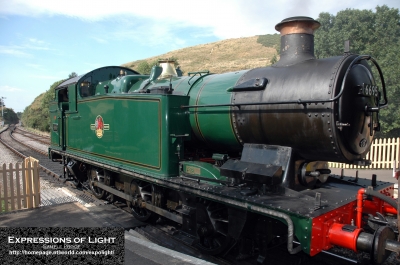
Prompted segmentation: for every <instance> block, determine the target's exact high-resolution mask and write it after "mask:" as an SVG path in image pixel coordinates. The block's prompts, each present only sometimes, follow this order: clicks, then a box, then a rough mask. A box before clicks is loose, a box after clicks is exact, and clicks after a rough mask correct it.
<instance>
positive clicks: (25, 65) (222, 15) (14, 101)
mask: <svg viewBox="0 0 400 265" xmlns="http://www.w3.org/2000/svg"><path fill="white" fill-rule="evenodd" d="M378 5H379V6H382V5H387V6H388V7H389V8H398V9H400V1H399V0H365V1H360V0H276V1H272V0H201V1H193V0H191V1H190V0H169V1H165V0H146V1H138V0H116V1H109V0H108V1H104V0H96V1H94V0H79V1H77V0H57V1H55V0H0V98H2V97H4V99H3V100H4V103H5V105H6V107H7V108H12V109H13V110H14V111H15V112H23V111H24V109H25V108H26V107H27V106H28V105H30V104H31V103H32V102H33V100H34V99H35V98H36V97H37V96H39V95H40V94H41V93H43V92H46V91H47V90H48V89H49V88H50V86H51V85H52V84H53V83H54V82H56V81H59V80H61V79H66V78H68V75H69V74H70V73H72V72H76V73H77V74H78V75H81V74H85V73H87V72H89V71H91V70H94V69H96V68H99V67H103V66H108V65H121V64H124V63H127V62H130V61H134V60H140V59H145V58H148V57H152V56H157V55H161V54H164V53H166V52H169V51H172V50H177V49H181V48H185V47H190V46H195V45H199V44H204V43H210V42H216V41H219V40H224V39H231V38H240V37H249V36H255V35H263V34H274V33H277V32H276V31H275V25H276V24H277V23H279V22H280V21H281V20H283V19H285V18H288V17H292V16H308V17H312V18H314V19H317V18H318V16H319V14H320V13H321V12H328V13H330V14H332V15H336V13H337V12H338V11H342V10H345V9H347V8H351V9H360V10H362V9H367V10H373V11H375V7H376V6H378Z"/></svg>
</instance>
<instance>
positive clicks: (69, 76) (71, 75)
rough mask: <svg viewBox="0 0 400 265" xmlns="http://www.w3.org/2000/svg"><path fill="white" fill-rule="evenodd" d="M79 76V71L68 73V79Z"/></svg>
mask: <svg viewBox="0 0 400 265" xmlns="http://www.w3.org/2000/svg"><path fill="white" fill-rule="evenodd" d="M77 76H78V74H77V73H75V72H72V73H70V74H69V75H68V79H70V78H73V77H77Z"/></svg>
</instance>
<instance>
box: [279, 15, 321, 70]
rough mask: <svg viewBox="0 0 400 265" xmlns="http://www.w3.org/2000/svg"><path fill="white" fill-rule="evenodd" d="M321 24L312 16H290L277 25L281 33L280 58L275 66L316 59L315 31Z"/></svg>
mask: <svg viewBox="0 0 400 265" xmlns="http://www.w3.org/2000/svg"><path fill="white" fill-rule="evenodd" d="M320 25H321V24H320V23H319V22H318V21H316V20H314V19H312V18H310V17H290V18H286V19H284V20H282V21H281V22H280V23H278V24H277V25H276V26H275V29H276V30H277V31H279V32H280V33H281V50H280V59H279V61H278V62H277V63H276V64H274V66H275V67H284V66H289V65H293V64H297V63H300V62H303V61H306V60H310V59H315V56H314V31H315V30H316V29H318V28H319V26H320Z"/></svg>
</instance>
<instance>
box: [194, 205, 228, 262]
mask: <svg viewBox="0 0 400 265" xmlns="http://www.w3.org/2000/svg"><path fill="white" fill-rule="evenodd" d="M196 219H197V220H196V221H197V235H198V236H199V242H198V243H197V245H196V247H197V248H198V249H199V250H200V251H202V252H204V253H207V254H209V255H218V254H220V253H222V252H223V251H225V250H226V249H227V248H228V247H229V246H231V245H232V243H233V240H232V239H231V237H230V236H229V235H228V227H229V218H228V211H227V208H226V207H225V206H223V205H221V204H218V203H214V202H209V201H206V202H204V203H198V204H197V216H196Z"/></svg>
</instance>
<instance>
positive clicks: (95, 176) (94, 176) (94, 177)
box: [88, 169, 107, 199]
mask: <svg viewBox="0 0 400 265" xmlns="http://www.w3.org/2000/svg"><path fill="white" fill-rule="evenodd" d="M88 172H89V178H88V179H89V187H90V190H91V191H92V192H93V195H94V196H95V197H96V198H97V199H104V198H105V197H106V195H107V192H106V191H105V190H103V189H101V188H99V187H97V186H95V185H94V183H95V182H102V183H104V176H103V175H101V174H99V172H98V171H97V170H96V169H91V170H89V171H88Z"/></svg>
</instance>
